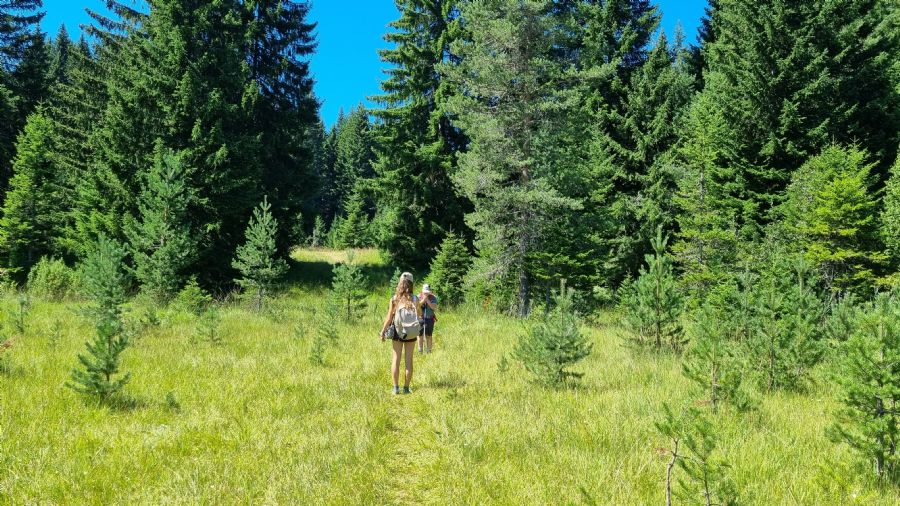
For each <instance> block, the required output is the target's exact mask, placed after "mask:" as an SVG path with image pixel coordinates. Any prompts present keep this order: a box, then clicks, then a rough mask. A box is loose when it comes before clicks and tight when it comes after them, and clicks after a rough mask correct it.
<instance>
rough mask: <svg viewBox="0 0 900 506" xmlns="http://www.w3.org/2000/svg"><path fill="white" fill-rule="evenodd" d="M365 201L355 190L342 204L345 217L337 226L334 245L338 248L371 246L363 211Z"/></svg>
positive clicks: (365, 216) (366, 218)
mask: <svg viewBox="0 0 900 506" xmlns="http://www.w3.org/2000/svg"><path fill="white" fill-rule="evenodd" d="M364 205H365V199H364V198H363V195H362V192H361V191H359V190H357V191H354V192H353V193H352V194H350V195H349V197H348V200H347V202H345V203H344V208H345V209H346V215H345V216H344V218H343V219H342V220H341V221H340V223H338V224H337V231H336V232H335V234H336V238H335V240H336V244H335V246H336V247H338V248H364V247H366V246H370V245H371V244H372V241H371V238H370V234H369V218H368V216H367V215H366V213H365V211H364Z"/></svg>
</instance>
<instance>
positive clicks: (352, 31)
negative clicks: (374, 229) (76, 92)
mask: <svg viewBox="0 0 900 506" xmlns="http://www.w3.org/2000/svg"><path fill="white" fill-rule="evenodd" d="M126 1H127V0H126ZM104 3H105V2H104V1H103V0H44V10H45V11H46V12H47V15H46V16H45V17H44V21H43V23H42V24H43V28H44V30H45V31H47V32H49V33H50V34H51V35H55V34H56V31H57V30H58V29H59V26H60V24H65V25H66V29H67V30H69V35H71V36H72V37H73V38H77V37H78V33H79V28H78V27H79V25H80V24H82V23H87V22H89V21H90V19H89V18H88V16H87V14H85V12H84V8H85V7H90V8H91V9H94V10H97V11H101V12H103V11H105V8H104ZM351 4H352V5H351ZM658 4H659V5H660V8H661V10H662V13H663V28H664V29H665V30H666V32H667V33H668V34H671V33H672V31H673V30H674V28H675V26H676V24H677V23H681V25H682V26H683V27H684V30H685V33H687V36H688V40H689V41H693V40H694V38H695V35H696V32H697V26H698V25H699V23H700V18H701V16H702V15H703V9H704V8H705V7H706V0H659V1H658ZM351 7H352V8H351ZM396 17H397V9H396V7H394V2H393V0H359V1H357V2H343V1H335V0H317V1H316V0H314V1H313V10H312V18H313V20H314V21H317V22H318V23H319V28H318V40H319V49H318V51H317V53H316V55H315V56H314V57H313V60H312V71H313V73H314V76H315V79H316V95H317V96H318V97H319V99H320V100H321V101H322V118H323V119H324V120H325V123H326V124H327V125H331V124H332V123H333V122H334V120H335V119H336V118H337V115H338V111H339V110H340V109H342V108H343V109H345V110H349V109H350V108H352V107H356V105H357V104H359V103H360V102H363V103H365V104H366V105H367V106H374V105H375V104H372V103H370V102H369V101H367V100H365V99H366V97H368V96H371V95H375V94H377V93H378V92H379V88H378V83H379V82H380V81H381V79H382V76H383V73H382V69H383V68H384V64H382V63H381V62H380V61H379V59H378V54H377V53H376V50H378V49H379V48H383V47H385V42H384V41H383V40H382V35H383V34H384V32H385V26H386V25H387V23H389V22H390V21H392V20H393V19H395V18H396Z"/></svg>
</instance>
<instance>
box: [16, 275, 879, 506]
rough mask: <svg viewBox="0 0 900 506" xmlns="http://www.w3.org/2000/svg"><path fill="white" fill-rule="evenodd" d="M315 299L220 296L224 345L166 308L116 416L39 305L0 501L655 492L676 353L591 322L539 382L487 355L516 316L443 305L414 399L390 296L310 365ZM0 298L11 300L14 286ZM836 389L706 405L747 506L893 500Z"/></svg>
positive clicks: (569, 500)
mask: <svg viewBox="0 0 900 506" xmlns="http://www.w3.org/2000/svg"><path fill="white" fill-rule="evenodd" d="M384 291H385V290H382V292H384ZM323 302H324V298H323V296H322V295H321V291H308V290H301V289H294V290H291V291H290V292H289V293H288V294H286V295H283V296H282V297H281V298H279V299H278V300H276V301H274V302H273V303H272V304H270V306H269V307H270V309H269V310H268V311H266V312H264V313H263V314H255V313H252V312H249V311H247V310H246V309H244V308H242V307H239V306H228V307H225V308H224V309H223V311H222V321H221V328H220V335H221V344H213V343H210V342H207V341H205V340H203V339H202V338H200V337H198V336H199V334H198V328H197V322H196V321H195V320H196V318H194V317H192V316H190V315H189V314H187V313H185V312H182V311H179V310H174V309H173V310H170V311H166V312H164V313H163V314H162V325H161V326H160V327H158V328H154V329H150V330H148V331H147V332H146V333H145V334H144V335H142V336H141V337H139V338H137V339H136V340H135V341H134V345H133V347H132V348H130V349H129V350H128V351H126V353H125V355H124V364H123V368H124V370H126V371H129V372H131V373H132V381H131V383H130V384H129V385H128V386H127V388H126V390H127V392H128V394H129V395H130V396H131V397H133V399H134V400H135V401H136V407H135V408H133V409H129V410H122V409H119V410H115V409H111V408H108V407H100V406H96V405H92V404H91V403H88V402H85V401H84V400H83V399H82V398H80V397H78V396H77V395H76V394H75V393H73V392H72V391H70V390H69V389H67V388H65V387H64V384H65V382H66V380H67V378H68V374H69V371H70V370H71V368H72V367H73V366H74V365H75V363H76V358H75V356H76V354H77V353H78V352H80V351H82V349H83V342H84V341H85V340H86V339H87V338H88V336H89V332H90V325H89V324H88V322H86V321H84V319H83V317H81V316H79V315H78V313H77V306H78V304H77V303H67V304H57V303H49V302H43V301H35V304H34V307H33V309H32V313H31V315H30V317H29V320H28V331H27V333H26V335H25V336H24V337H23V338H21V339H19V340H18V341H17V342H16V345H15V346H14V347H13V348H12V349H10V350H8V352H7V353H6V354H5V356H4V358H3V360H4V361H5V363H7V364H8V370H7V372H5V373H2V374H0V498H3V500H2V502H6V503H10V504H28V503H45V504H46V503H49V504H73V503H90V504H166V503H179V504H180V503H189V504H200V503H202V504H231V503H247V504H249V503H252V504H257V503H271V504H275V503H281V504H582V503H589V502H590V501H594V502H596V503H597V504H629V505H630V504H663V477H664V472H665V457H664V456H663V455H661V454H660V452H659V448H660V447H662V446H664V445H665V441H663V440H662V439H661V438H660V436H659V435H658V434H657V432H656V430H655V429H654V426H653V422H654V420H655V419H656V417H657V416H658V413H659V412H660V406H661V404H662V403H663V402H669V403H672V404H675V405H677V404H678V403H680V402H687V400H688V399H689V398H690V387H689V385H688V384H687V383H686V381H685V380H684V379H683V378H682V375H681V373H680V365H679V363H678V360H677V358H675V357H672V356H668V355H653V354H640V353H635V352H633V351H632V350H629V349H626V348H623V347H622V346H620V339H619V337H618V336H617V335H616V334H615V332H613V331H612V330H602V329H592V330H590V332H591V336H592V338H593V341H594V343H595V346H594V354H593V355H591V356H590V357H589V358H588V359H587V360H586V361H585V362H583V363H582V364H580V365H579V366H578V370H580V371H582V372H584V373H585V376H584V378H583V380H582V382H581V384H580V386H578V387H577V388H573V389H570V390H564V391H560V392H554V391H548V390H545V389H543V388H540V387H537V386H535V385H534V384H532V383H530V382H529V381H528V377H527V376H526V373H525V372H524V371H523V370H522V368H521V367H519V366H518V365H516V364H515V363H514V362H512V361H510V367H509V368H508V370H506V371H505V372H501V370H500V368H499V367H498V364H499V363H500V362H501V359H502V358H503V357H504V356H505V355H507V354H508V353H509V351H510V349H511V348H512V346H513V344H514V342H515V339H516V334H517V333H518V332H519V330H520V325H521V323H520V322H517V321H515V320H512V319H508V318H505V317H501V316H495V315H486V314H484V313H482V312H479V311H473V310H469V309H465V308H463V309H460V310H458V311H452V312H444V313H442V314H441V317H440V320H439V322H438V325H437V330H436V334H435V337H436V351H435V353H434V354H432V355H429V356H425V357H421V356H417V357H416V364H415V367H416V373H415V378H414V382H413V394H412V395H408V396H393V395H391V394H390V379H389V375H388V358H389V349H390V348H389V346H390V345H389V344H388V343H382V342H380V340H379V339H378V337H377V332H378V326H379V324H380V322H379V319H380V318H381V317H382V316H383V315H382V314H381V311H382V310H383V306H384V301H383V300H381V297H380V296H378V295H376V294H373V296H372V297H371V298H370V299H369V301H368V302H367V304H368V306H369V307H368V309H367V310H366V312H365V315H364V316H363V317H362V318H361V319H360V320H358V321H356V322H352V324H350V325H347V326H346V327H342V328H341V329H340V332H338V335H339V336H340V337H339V338H337V339H336V340H335V341H334V342H333V343H331V344H330V345H329V348H328V351H327V353H326V365H325V366H324V367H315V366H312V365H310V363H309V360H308V358H307V357H308V349H309V346H310V343H311V341H312V333H313V332H314V331H315V329H314V328H313V327H312V320H313V314H314V312H315V311H316V308H317V307H319V306H320V305H321V303H323ZM0 304H2V308H3V309H4V314H8V311H7V310H9V309H11V308H13V307H14V305H15V304H16V300H15V298H14V297H13V296H7V297H5V298H4V299H2V300H0ZM56 321H59V322H61V323H62V328H63V332H62V335H61V336H60V339H59V341H58V342H56V343H54V342H53V341H52V339H50V337H49V336H50V335H51V333H50V329H51V328H52V325H53V323H54V322H56ZM298 327H299V330H297V329H298ZM6 328H9V326H8V325H6ZM830 395H831V393H830V392H829V389H828V388H827V387H826V386H822V387H821V388H819V389H817V390H814V391H813V392H810V393H809V394H806V395H794V394H791V395H787V394H777V395H772V396H769V397H767V398H766V399H765V400H764V401H763V403H762V407H761V409H760V411H759V413H758V414H756V415H752V416H737V415H734V414H725V415H723V416H722V417H721V418H720V422H719V423H720V425H721V429H720V432H721V434H722V437H723V442H722V448H723V450H724V453H725V456H726V458H727V460H728V461H729V462H730V463H731V465H732V466H733V467H732V469H731V471H730V472H731V475H732V477H733V478H734V480H735V481H736V483H737V484H738V485H739V488H740V489H741V490H742V492H743V499H744V502H746V503H751V504H767V505H768V504H866V505H880V504H884V505H888V504H896V503H897V490H896V489H888V488H878V487H876V486H875V485H874V484H873V483H872V481H871V480H870V479H868V478H867V477H866V475H865V471H866V470H865V469H861V468H859V467H858V466H857V464H856V460H855V457H854V456H853V455H852V454H851V453H849V451H847V449H846V448H844V447H842V446H838V445H835V444H833V443H831V442H829V441H828V440H827V439H826V438H825V436H824V429H825V427H826V426H827V424H828V423H829V417H830V413H831V411H832V410H833V408H834V402H833V400H832V399H831V397H830ZM167 398H168V399H169V400H168V401H167ZM172 400H174V401H175V402H174V404H173V402H172Z"/></svg>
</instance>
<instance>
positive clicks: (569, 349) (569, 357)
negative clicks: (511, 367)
mask: <svg viewBox="0 0 900 506" xmlns="http://www.w3.org/2000/svg"><path fill="white" fill-rule="evenodd" d="M574 293H575V290H573V289H571V288H567V287H566V283H565V281H563V282H561V283H560V290H559V292H558V293H556V294H555V296H554V297H553V303H554V306H555V307H554V308H553V310H552V311H550V312H549V313H548V314H546V315H545V316H544V317H543V318H542V319H541V320H540V321H538V322H537V323H534V324H532V325H531V326H530V327H529V328H528V330H527V331H526V332H525V333H523V334H521V335H520V336H519V343H518V345H516V348H515V350H514V351H513V357H514V358H515V359H517V360H518V361H519V362H521V363H522V364H523V365H524V366H525V369H527V370H528V371H529V372H530V373H532V374H533V375H534V376H535V378H536V379H537V381H538V382H539V383H541V384H543V385H545V386H548V387H552V388H559V387H561V386H564V385H566V384H567V383H569V382H570V381H571V380H577V379H578V378H580V377H581V376H583V374H582V373H576V372H573V371H570V370H569V367H571V366H573V365H575V364H576V363H578V362H580V361H581V360H583V359H584V358H585V357H587V356H588V355H590V354H591V351H592V349H593V344H591V343H590V342H589V341H588V338H587V336H585V335H584V334H582V332H581V328H580V321H579V318H578V315H577V313H576V312H575V310H574V307H573V300H572V299H573V296H574Z"/></svg>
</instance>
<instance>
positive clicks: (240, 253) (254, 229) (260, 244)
mask: <svg viewBox="0 0 900 506" xmlns="http://www.w3.org/2000/svg"><path fill="white" fill-rule="evenodd" d="M271 207H272V206H271V205H270V204H269V202H268V200H267V199H266V198H263V201H262V202H261V203H260V204H259V207H258V208H256V209H254V210H253V217H252V218H251V219H250V223H249V225H248V226H247V231H246V233H245V235H246V238H247V240H246V242H245V243H244V244H243V245H242V246H239V247H238V249H237V251H236V252H235V258H234V260H233V261H232V263H231V265H232V266H233V267H234V268H235V269H237V270H238V271H239V272H240V273H241V278H240V279H237V280H235V282H237V284H238V285H240V286H241V287H242V288H244V290H248V291H250V292H252V296H253V306H254V308H255V309H256V311H257V312H259V311H260V310H262V305H263V299H264V298H265V296H266V294H267V293H268V291H269V290H270V289H271V287H272V285H273V284H274V283H275V282H276V281H278V279H279V278H281V277H282V276H283V275H284V274H285V273H286V272H287V269H288V266H287V262H286V261H285V260H284V259H283V258H281V257H280V256H279V254H278V251H277V248H276V244H275V236H276V233H277V230H278V222H277V221H275V218H273V217H272V214H271V213H270V212H269V209H271Z"/></svg>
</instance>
